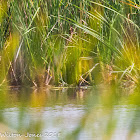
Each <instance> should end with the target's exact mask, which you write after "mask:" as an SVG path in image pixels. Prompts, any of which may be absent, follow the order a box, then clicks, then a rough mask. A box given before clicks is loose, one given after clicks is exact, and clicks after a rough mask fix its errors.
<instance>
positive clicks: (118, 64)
mask: <svg viewBox="0 0 140 140" xmlns="http://www.w3.org/2000/svg"><path fill="white" fill-rule="evenodd" d="M139 27H140V2H139V1H138V0H131V1H130V0H122V1H119V0H81V1H76V0H53V1H51V0H40V1H37V0H23V1H18V0H1V1H0V56H1V61H0V65H1V66H0V74H1V77H0V84H1V86H2V85H5V84H6V85H13V86H18V85H22V86H36V87H38V86H47V85H55V86H68V85H74V86H75V85H79V86H84V85H98V84H102V83H103V84H111V83H117V84H119V85H121V86H122V87H123V86H124V87H131V86H132V87H133V86H135V85H139V81H140V62H139V61H140V55H139V54H140V47H139V45H140V41H139V39H140V28H139Z"/></svg>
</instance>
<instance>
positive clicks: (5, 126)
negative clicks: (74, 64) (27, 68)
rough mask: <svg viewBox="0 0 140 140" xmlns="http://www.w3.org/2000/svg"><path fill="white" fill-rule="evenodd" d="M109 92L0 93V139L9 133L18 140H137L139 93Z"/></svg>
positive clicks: (18, 91) (69, 89) (72, 90)
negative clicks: (14, 134)
mask: <svg viewBox="0 0 140 140" xmlns="http://www.w3.org/2000/svg"><path fill="white" fill-rule="evenodd" d="M112 89H113V90H112ZM112 89H111V88H106V89H105V88H100V90H99V89H95V88H94V89H87V90H83V89H80V90H76V89H73V88H67V89H63V90H56V89H55V90H54V89H47V90H46V89H39V90H34V89H31V88H30V89H28V88H25V89H20V90H15V89H14V90H1V91H0V92H1V99H0V137H2V134H4V135H7V136H8V133H5V132H9V134H11V133H18V134H21V137H18V139H36V138H37V137H38V138H37V139H43V140H46V139H50V140H52V139H54V140H57V139H76V140H81V139H82V140H90V139H106V140H109V139H113V140H114V139H115V140H117V139H121V140H123V139H124V140H125V139H128V140H129V139H136V140H137V139H139V132H140V129H139V128H140V108H139V105H140V101H139V100H138V99H139V97H140V95H139V91H136V92H134V93H133V94H131V95H128V94H122V93H121V92H120V91H118V90H114V89H115V88H114V87H113V88H112ZM37 134H38V135H37ZM5 139H6V138H5Z"/></svg>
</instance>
